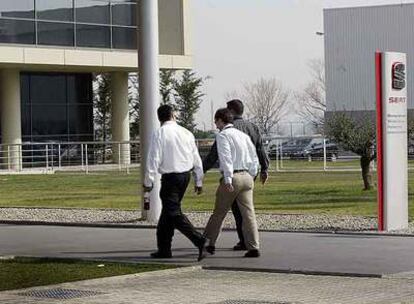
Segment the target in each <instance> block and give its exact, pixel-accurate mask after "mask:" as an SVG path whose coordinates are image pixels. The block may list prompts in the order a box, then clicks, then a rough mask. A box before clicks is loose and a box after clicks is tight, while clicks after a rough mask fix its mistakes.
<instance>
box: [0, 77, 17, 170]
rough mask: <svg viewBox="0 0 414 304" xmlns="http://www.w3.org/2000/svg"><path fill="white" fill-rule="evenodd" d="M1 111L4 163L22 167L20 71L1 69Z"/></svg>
mask: <svg viewBox="0 0 414 304" xmlns="http://www.w3.org/2000/svg"><path fill="white" fill-rule="evenodd" d="M0 84H1V85H0V113H1V118H0V121H1V137H2V145H3V146H2V147H3V153H2V157H5V158H3V163H6V164H7V167H8V168H9V169H11V170H17V171H20V170H21V169H22V151H21V143H22V127H21V112H20V104H21V99H20V71H19V70H16V69H4V70H0Z"/></svg>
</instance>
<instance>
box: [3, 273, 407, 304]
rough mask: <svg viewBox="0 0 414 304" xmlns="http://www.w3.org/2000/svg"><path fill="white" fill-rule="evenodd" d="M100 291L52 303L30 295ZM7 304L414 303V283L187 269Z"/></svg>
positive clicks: (10, 299)
mask: <svg viewBox="0 0 414 304" xmlns="http://www.w3.org/2000/svg"><path fill="white" fill-rule="evenodd" d="M56 288H61V289H71V290H72V291H78V292H79V291H83V292H94V293H95V295H93V296H87V297H82V298H75V299H67V300H61V299H46V298H41V297H40V298H39V297H32V296H28V295H27V294H26V295H25V293H26V292H36V293H37V294H38V295H39V294H40V292H46V291H51V290H53V289H56ZM0 302H1V303H4V304H22V303H25V304H43V303H44V304H53V303H65V304H79V303H83V304H127V303H128V304H131V303H133V304H141V303H142V304H150V303H155V304H164V303H165V304H282V303H285V304H288V303H292V304H293V303H296V304H299V303H327V304H333V303H338V304H339V303H344V304H353V303H382V304H386V303H390V304H391V303H394V304H395V303H406V304H408V303H414V281H413V280H407V279H374V278H347V277H328V276H322V277H321V276H304V275H291V274H290V275H288V274H274V273H273V274H272V273H251V272H233V271H211V270H202V269H197V268H196V269H182V270H178V271H170V270H168V271H160V272H154V273H146V274H138V275H127V276H120V277H113V278H105V279H98V280H89V281H82V282H75V283H66V284H61V285H56V286H48V287H41V288H32V289H29V290H20V291H8V292H0Z"/></svg>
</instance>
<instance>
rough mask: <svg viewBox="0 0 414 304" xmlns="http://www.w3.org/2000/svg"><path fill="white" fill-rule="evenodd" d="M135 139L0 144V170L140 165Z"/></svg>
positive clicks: (102, 167) (28, 171)
mask: <svg viewBox="0 0 414 304" xmlns="http://www.w3.org/2000/svg"><path fill="white" fill-rule="evenodd" d="M139 150H140V147H139V142H138V141H129V142H59V143H56V142H47V143H23V144H19V145H17V144H14V145H0V172H27V173H30V172H41V173H48V172H54V171H84V172H86V173H89V172H90V171H95V170H96V171H99V170H114V169H115V170H119V171H123V170H125V171H127V172H128V171H129V170H130V169H131V168H134V167H138V166H139V164H140V161H141V159H140V151H139Z"/></svg>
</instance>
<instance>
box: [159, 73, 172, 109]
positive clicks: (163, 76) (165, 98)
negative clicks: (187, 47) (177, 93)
mask: <svg viewBox="0 0 414 304" xmlns="http://www.w3.org/2000/svg"><path fill="white" fill-rule="evenodd" d="M174 76H175V71H174V70H161V72H160V94H161V104H172V103H173V100H172V97H173V95H174V94H173V90H174Z"/></svg>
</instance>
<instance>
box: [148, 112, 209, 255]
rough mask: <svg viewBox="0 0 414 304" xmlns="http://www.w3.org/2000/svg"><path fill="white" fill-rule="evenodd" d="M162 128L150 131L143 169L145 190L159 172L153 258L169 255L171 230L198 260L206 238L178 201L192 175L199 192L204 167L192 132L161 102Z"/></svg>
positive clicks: (198, 192) (160, 117) (159, 115)
mask: <svg viewBox="0 0 414 304" xmlns="http://www.w3.org/2000/svg"><path fill="white" fill-rule="evenodd" d="M157 114H158V119H159V121H160V123H161V128H159V129H158V130H156V131H155V132H154V134H153V137H152V141H151V145H150V149H149V154H148V160H147V168H146V172H145V180H144V185H143V186H144V191H146V192H149V191H151V190H152V188H153V183H154V179H155V176H156V174H157V172H158V173H160V174H161V190H160V197H161V201H162V210H161V216H160V219H159V221H158V226H157V245H158V251H156V252H154V253H152V254H151V257H152V258H171V257H172V254H171V242H172V238H173V235H174V229H177V230H178V231H180V232H181V233H182V234H184V235H185V236H186V237H187V238H188V239H190V241H191V242H192V243H193V244H194V245H195V246H196V247H197V248H198V261H200V260H201V259H203V258H204V253H203V250H204V244H205V243H206V238H205V237H204V236H203V235H202V234H201V233H199V232H198V231H197V230H195V228H194V226H193V225H192V224H191V222H190V221H189V220H188V218H187V217H186V216H185V215H184V214H183V213H182V211H181V200H182V199H183V196H184V193H185V191H186V189H187V186H188V184H189V182H190V177H191V171H192V172H193V173H194V178H195V191H196V192H197V194H201V193H202V183H203V175H204V174H203V167H202V161H201V158H200V155H199V153H198V149H197V146H196V143H195V138H194V135H193V134H192V133H191V132H190V131H188V130H187V129H185V128H183V127H181V126H179V125H178V124H177V123H176V122H175V117H174V111H173V108H172V107H171V106H169V105H162V106H160V107H159V108H158V111H157Z"/></svg>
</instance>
